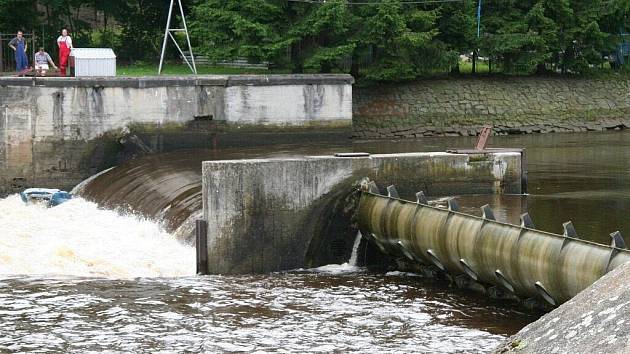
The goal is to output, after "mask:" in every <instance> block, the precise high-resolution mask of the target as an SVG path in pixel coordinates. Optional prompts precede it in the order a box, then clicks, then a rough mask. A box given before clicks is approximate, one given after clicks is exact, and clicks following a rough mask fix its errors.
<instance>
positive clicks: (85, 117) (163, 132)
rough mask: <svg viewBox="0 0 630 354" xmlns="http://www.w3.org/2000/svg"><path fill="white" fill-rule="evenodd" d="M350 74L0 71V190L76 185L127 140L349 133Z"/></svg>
mask: <svg viewBox="0 0 630 354" xmlns="http://www.w3.org/2000/svg"><path fill="white" fill-rule="evenodd" d="M352 83H353V78H352V77H351V76H349V75H228V76H186V77H142V78H12V77H4V78H0V195H4V194H7V193H11V192H16V191H19V190H21V189H23V188H24V187H28V186H34V185H37V186H42V187H60V188H69V187H72V186H73V185H74V184H76V183H78V182H80V181H81V180H82V179H84V178H86V177H88V176H90V175H91V174H93V173H95V172H98V171H99V170H102V169H104V168H106V167H110V166H112V165H114V164H117V163H119V162H120V161H115V158H116V154H117V153H119V152H120V151H121V150H123V149H124V148H127V146H126V145H132V148H133V149H137V150H142V151H143V152H145V153H146V152H160V151H170V150H172V149H181V148H200V147H201V148H208V147H217V146H219V147H221V146H224V145H225V144H224V140H225V142H227V143H228V144H236V145H238V144H239V143H240V144H243V141H245V142H246V143H247V144H249V145H252V144H254V143H256V142H257V141H258V142H260V143H264V142H265V141H273V142H275V143H281V142H285V140H293V139H295V138H296V137H298V138H299V139H302V141H308V140H313V139H326V138H332V139H339V138H340V137H341V136H345V137H348V138H349V137H350V135H351V127H352ZM283 133H285V134H284V135H283ZM256 136H262V138H256ZM283 139H284V140H283Z"/></svg>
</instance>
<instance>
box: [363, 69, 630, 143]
mask: <svg viewBox="0 0 630 354" xmlns="http://www.w3.org/2000/svg"><path fill="white" fill-rule="evenodd" d="M484 125H492V126H493V127H494V133H495V134H497V135H507V134H530V133H553V132H584V131H604V130H619V129H625V128H628V127H630V79H627V78H619V79H618V80H614V79H599V78H572V77H519V78H513V77H500V76H495V77H476V78H475V77H460V78H440V79H427V80H421V81H416V82H413V83H405V84H389V85H379V86H372V87H355V88H354V94H353V137H354V138H356V139H378V138H385V139H404V138H418V137H426V136H470V135H477V133H478V131H479V130H480V128H481V127H482V126H484Z"/></svg>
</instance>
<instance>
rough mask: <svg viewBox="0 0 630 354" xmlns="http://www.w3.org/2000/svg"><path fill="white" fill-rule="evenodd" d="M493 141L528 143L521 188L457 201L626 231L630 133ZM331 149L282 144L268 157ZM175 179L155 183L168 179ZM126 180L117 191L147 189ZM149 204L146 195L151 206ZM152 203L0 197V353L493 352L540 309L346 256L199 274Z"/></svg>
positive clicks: (450, 141)
mask: <svg viewBox="0 0 630 354" xmlns="http://www.w3.org/2000/svg"><path fill="white" fill-rule="evenodd" d="M491 142H492V145H493V146H497V147H525V148H526V149H527V150H526V151H527V158H528V169H529V195H523V196H521V195H518V196H458V199H459V202H460V205H461V206H462V208H463V209H464V211H467V212H475V213H477V212H478V209H477V208H478V207H479V206H480V205H482V204H485V203H490V204H491V205H492V206H493V207H494V209H495V214H496V215H497V217H498V218H500V219H503V220H507V221H511V222H516V221H517V219H518V215H519V214H520V213H521V212H523V211H525V210H527V211H529V213H530V214H531V215H532V218H533V219H534V222H535V223H536V226H537V227H538V228H541V229H544V230H549V231H553V232H561V225H562V222H564V221H567V220H573V222H574V224H575V226H576V229H577V231H578V233H579V234H580V236H581V237H583V238H586V239H590V240H595V241H598V242H606V243H608V242H609V238H608V234H609V233H610V232H612V231H615V230H617V229H619V230H621V231H622V232H623V231H624V230H630V220H629V219H628V217H627V216H628V212H629V211H630V167H628V166H630V132H626V131H621V132H609V133H589V134H546V135H524V136H507V137H493V138H492V141H491ZM472 144H473V139H470V138H431V139H422V140H415V141H401V142H382V141H379V142H360V143H355V144H354V147H353V149H354V150H355V151H368V152H373V153H375V152H400V151H440V150H444V149H445V148H447V147H448V148H450V147H470V146H472ZM338 149H339V147H336V146H321V147H309V148H308V149H304V148H302V149H299V148H296V147H289V148H287V147H281V148H278V149H275V150H274V151H273V152H272V153H273V154H276V155H277V154H280V155H286V154H297V153H303V152H304V153H306V152H308V153H327V152H331V151H335V150H338ZM302 150H305V151H302ZM206 153H207V154H208V155H207V156H210V157H217V156H211V155H212V153H209V152H206ZM233 153H234V154H237V155H239V156H240V157H245V156H261V155H268V154H269V153H267V152H261V151H255V150H252V151H245V152H241V153H238V152H233ZM201 154H204V153H203V152H202V153H201ZM230 154H231V153H230ZM230 154H226V156H227V155H230ZM175 155H176V154H175ZM182 156H191V154H190V152H186V153H182V154H181V155H180V158H181V157H182ZM152 158H153V159H155V157H152ZM149 159H150V158H149ZM157 161H161V162H162V163H163V162H164V161H168V158H165V157H158V158H157ZM143 164H145V165H146V166H145V167H143ZM131 166H132V167H130V168H129V169H128V170H127V171H134V173H137V175H138V176H140V175H143V176H144V175H148V176H158V175H156V174H155V173H153V174H151V173H149V171H150V170H151V167H150V166H151V163H147V162H142V161H136V162H133V163H131ZM147 166H148V167H147ZM143 168H144V172H143V171H142V169H143ZM139 169H140V170H139ZM116 170H117V169H114V170H112V171H111V173H116ZM120 171H122V169H120V170H119V172H118V173H120ZM139 171H140V172H143V173H139ZM130 173H131V172H130ZM159 176H162V177H163V176H165V175H159ZM171 176H172V175H171ZM186 176H187V177H185V178H184V179H185V180H186V183H185V185H186V186H187V187H186V188H184V189H185V191H183V192H182V191H180V192H178V193H179V194H178V195H184V196H186V197H185V198H182V203H181V204H182V208H181V210H185V211H184V212H183V213H184V214H185V215H189V214H190V213H191V211H190V210H192V212H194V210H193V209H195V207H194V206H193V207H191V205H194V204H195V203H196V202H197V201H196V199H195V197H194V190H195V188H197V187H196V183H198V182H197V179H198V176H197V175H196V174H195V173H194V171H193V173H188V172H187V173H186ZM147 178H149V177H147ZM182 178H183V177H182ZM149 179H150V178H149ZM169 180H170V179H169V178H165V179H164V180H160V179H158V180H157V181H154V184H155V185H159V186H161V187H156V188H162V190H168V188H167V186H166V185H167V183H166V182H165V181H169ZM126 188H128V189H126V190H125V191H122V192H121V196H118V197H117V198H118V199H119V200H120V199H124V198H125V195H130V194H133V193H134V191H135V193H137V195H138V198H140V197H139V196H141V195H145V194H146V193H147V191H146V190H137V189H136V188H133V187H126ZM186 191H188V192H186ZM165 193H166V192H165ZM114 199H116V198H114ZM155 203H156V202H155V201H152V200H151V199H150V198H149V200H148V201H147V202H145V205H152V204H155ZM106 204H107V203H102V205H106ZM147 208H148V209H151V208H149V207H148V206H147ZM153 209H155V210H154V212H153V213H152V212H150V210H148V211H144V212H143V213H140V212H138V211H136V212H135V213H134V212H130V211H122V210H118V211H112V210H108V209H107V208H105V207H103V206H99V205H97V204H95V203H93V202H90V201H87V200H84V199H82V198H77V199H74V200H72V201H70V202H68V203H65V204H63V205H61V206H58V207H55V208H51V209H47V208H44V207H40V206H33V205H29V206H26V205H24V204H22V202H21V201H20V199H19V197H18V196H16V195H13V196H9V197H7V198H4V199H0V352H3V351H8V352H22V351H33V352H50V351H58V352H76V353H79V352H80V353H83V352H89V351H118V352H145V351H152V352H153V351H165V352H171V351H193V352H198V351H205V352H260V353H263V352H276V351H280V352H333V351H337V352H374V353H377V352H378V353H381V352H444V353H455V352H460V353H475V352H487V351H489V350H491V349H492V348H493V347H495V346H496V345H498V343H499V342H500V341H501V340H502V339H503V338H505V337H506V336H508V335H510V334H513V333H515V332H516V331H518V330H519V329H520V328H522V327H523V326H525V325H526V324H527V323H530V322H532V321H534V320H535V319H537V317H538V316H539V314H535V313H530V312H527V311H526V310H524V309H522V308H520V307H517V306H514V304H511V303H506V302H502V301H497V300H491V299H488V298H485V297H483V296H479V295H476V294H472V293H470V292H466V291H461V290H457V289H453V288H449V287H448V286H447V285H445V284H443V283H441V282H439V281H435V280H431V279H425V278H422V277H419V276H416V275H414V274H407V273H399V272H389V273H383V274H380V273H370V272H368V271H367V270H365V269H362V268H359V267H356V266H354V265H352V264H349V263H346V264H341V265H328V266H324V267H320V268H315V269H298V270H294V271H289V272H283V273H274V274H267V275H255V276H204V277H201V276H195V275H193V272H194V248H193V247H191V246H190V245H188V244H187V243H186V242H181V240H178V239H177V238H176V237H175V235H174V233H175V231H174V227H173V225H170V224H169V222H167V221H166V218H165V214H164V213H162V212H160V211H159V208H153ZM186 210H187V211H186ZM187 213H188V214H187ZM147 214H151V215H152V217H151V218H146V217H145V216H143V215H147ZM175 219H178V220H180V221H181V220H182V219H185V218H184V217H181V218H175Z"/></svg>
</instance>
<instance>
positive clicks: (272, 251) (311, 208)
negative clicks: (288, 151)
mask: <svg viewBox="0 0 630 354" xmlns="http://www.w3.org/2000/svg"><path fill="white" fill-rule="evenodd" d="M202 169H203V170H202V197H203V215H204V216H203V217H204V219H205V220H206V221H207V222H208V260H209V269H208V271H209V273H213V274H245V273H265V272H272V271H281V270H288V269H296V268H301V267H314V266H319V265H323V264H329V263H341V262H345V261H347V259H348V258H349V256H350V254H349V252H350V250H351V247H352V243H353V242H354V237H355V235H356V231H357V229H356V227H355V226H353V224H352V214H353V212H354V209H353V207H354V206H355V204H354V203H355V202H356V200H354V198H355V197H357V196H358V193H357V186H358V184H359V183H360V181H361V180H362V179H363V178H365V177H367V178H369V179H371V180H373V181H375V182H376V183H377V184H379V185H381V186H386V185H392V184H395V185H396V188H397V190H398V192H399V193H400V195H401V197H403V198H408V199H412V198H415V193H416V192H417V191H418V190H423V191H425V193H428V194H430V195H450V194H466V193H520V192H521V176H522V172H521V156H520V153H495V154H487V155H464V154H448V153H407V154H386V155H372V156H368V157H354V158H340V157H333V156H311V157H303V158H284V159H253V160H225V161H205V162H204V163H203V168H202ZM332 245H337V246H336V247H332ZM339 245H341V246H339ZM339 249H341V250H342V252H339V251H338V250H339Z"/></svg>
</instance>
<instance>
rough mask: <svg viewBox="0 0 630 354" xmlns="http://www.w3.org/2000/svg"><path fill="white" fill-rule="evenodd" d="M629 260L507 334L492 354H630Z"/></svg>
mask: <svg viewBox="0 0 630 354" xmlns="http://www.w3.org/2000/svg"><path fill="white" fill-rule="evenodd" d="M628 284H630V263H626V264H624V265H622V266H620V267H617V268H616V269H615V270H613V271H612V272H610V273H608V274H606V275H605V276H604V277H602V278H601V279H599V280H598V281H597V282H595V283H594V284H593V285H591V286H590V287H588V288H586V289H585V290H584V291H582V292H581V293H579V294H578V295H577V296H575V297H574V298H573V299H571V300H569V301H568V302H566V303H564V304H563V305H561V306H560V307H558V308H557V309H555V310H553V311H551V312H549V313H547V314H546V315H544V316H543V317H541V318H540V319H539V320H538V321H536V322H533V323H531V324H529V325H528V326H527V327H525V328H523V329H522V330H521V331H520V332H518V333H517V334H516V335H514V336H512V337H510V338H509V339H508V340H507V341H506V342H505V343H504V344H502V345H501V346H500V347H499V348H497V350H496V351H495V353H523V354H526V353H536V354H547V353H549V354H551V353H553V354H556V353H589V354H600V353H601V354H625V353H630V286H628Z"/></svg>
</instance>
